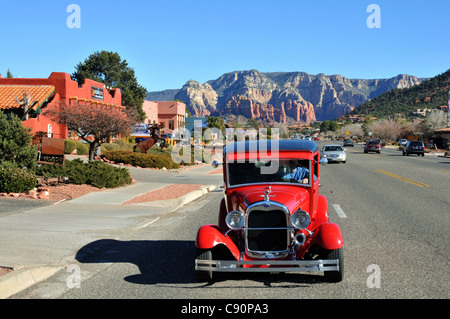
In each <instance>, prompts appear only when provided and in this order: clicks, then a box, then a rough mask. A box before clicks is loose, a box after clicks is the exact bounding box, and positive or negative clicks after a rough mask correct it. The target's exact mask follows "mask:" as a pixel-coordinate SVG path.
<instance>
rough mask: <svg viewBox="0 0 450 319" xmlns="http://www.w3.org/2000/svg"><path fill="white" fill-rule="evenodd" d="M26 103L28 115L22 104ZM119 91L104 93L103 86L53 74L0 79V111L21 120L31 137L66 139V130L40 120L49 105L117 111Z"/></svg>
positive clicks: (120, 96)
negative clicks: (41, 133) (105, 107)
mask: <svg viewBox="0 0 450 319" xmlns="http://www.w3.org/2000/svg"><path fill="white" fill-rule="evenodd" d="M25 94H26V100H28V101H29V102H28V105H29V111H28V115H25V114H24V111H25V110H24V100H25ZM121 101H122V94H121V92H120V89H118V88H114V89H108V88H107V87H105V85H104V84H103V83H100V82H96V81H93V80H89V79H86V80H85V81H84V83H83V84H81V85H78V82H76V81H73V80H72V79H71V77H70V75H69V74H68V73H62V72H53V73H52V74H51V75H50V76H49V77H48V78H1V77H0V109H2V110H3V111H4V112H5V113H14V114H16V115H18V116H19V117H22V120H23V122H22V123H23V124H24V126H25V127H29V128H31V129H32V134H35V133H36V132H39V131H44V132H47V133H48V135H49V136H52V137H55V138H68V137H69V133H68V130H67V127H66V126H65V125H62V124H57V123H54V122H52V121H51V120H49V119H48V118H46V117H44V116H43V115H42V114H41V110H42V109H44V108H45V107H46V106H47V105H49V104H50V103H61V102H62V103H67V104H71V103H78V102H80V103H90V104H103V105H108V106H112V107H113V106H116V107H121Z"/></svg>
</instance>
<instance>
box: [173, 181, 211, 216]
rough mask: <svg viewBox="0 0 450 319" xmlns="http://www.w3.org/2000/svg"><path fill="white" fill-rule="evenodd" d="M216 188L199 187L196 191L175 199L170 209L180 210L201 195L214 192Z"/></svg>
mask: <svg viewBox="0 0 450 319" xmlns="http://www.w3.org/2000/svg"><path fill="white" fill-rule="evenodd" d="M216 187H217V186H216V185H209V186H201V187H200V188H199V189H198V190H196V191H193V192H190V193H188V194H186V195H183V196H181V197H180V198H178V199H176V200H175V201H174V202H173V203H172V205H171V208H173V210H176V209H178V208H180V207H181V206H184V205H186V204H188V203H190V202H192V201H194V200H196V199H198V198H200V197H202V196H203V195H205V194H207V193H209V192H211V191H213V190H215V189H216Z"/></svg>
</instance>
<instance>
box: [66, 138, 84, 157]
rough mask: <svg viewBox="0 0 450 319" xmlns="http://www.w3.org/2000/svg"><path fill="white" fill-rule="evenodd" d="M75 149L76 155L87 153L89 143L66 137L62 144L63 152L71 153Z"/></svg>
mask: <svg viewBox="0 0 450 319" xmlns="http://www.w3.org/2000/svg"><path fill="white" fill-rule="evenodd" d="M75 149H76V150H77V154H78V155H88V154H89V145H87V144H85V143H82V142H80V141H75V140H71V139H66V143H65V145H64V154H72V153H73V151H74V150H75Z"/></svg>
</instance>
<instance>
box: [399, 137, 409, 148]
mask: <svg viewBox="0 0 450 319" xmlns="http://www.w3.org/2000/svg"><path fill="white" fill-rule="evenodd" d="M406 143H408V140H407V139H406V138H401V139H399V140H398V145H399V146H400V145H403V146H405V145H406Z"/></svg>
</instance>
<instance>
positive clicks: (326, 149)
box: [323, 146, 342, 152]
mask: <svg viewBox="0 0 450 319" xmlns="http://www.w3.org/2000/svg"><path fill="white" fill-rule="evenodd" d="M323 150H324V152H340V151H342V147H340V146H325V147H324V149H323Z"/></svg>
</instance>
